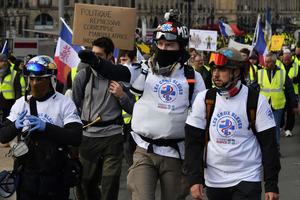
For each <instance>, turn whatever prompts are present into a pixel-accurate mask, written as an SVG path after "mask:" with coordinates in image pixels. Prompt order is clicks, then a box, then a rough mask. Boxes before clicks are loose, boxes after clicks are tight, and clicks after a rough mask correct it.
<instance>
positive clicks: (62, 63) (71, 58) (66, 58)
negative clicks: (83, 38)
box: [54, 18, 83, 83]
mask: <svg viewBox="0 0 300 200" xmlns="http://www.w3.org/2000/svg"><path fill="white" fill-rule="evenodd" d="M60 20H61V21H62V28H61V32H60V35H59V38H58V41H57V45H56V49H55V55H54V61H55V63H56V65H57V80H58V81H59V82H61V83H64V82H65V80H66V79H67V75H68V73H69V71H70V69H71V68H73V67H77V66H78V64H79V63H80V58H79V57H78V52H79V51H80V50H82V49H83V47H81V46H78V45H73V44H72V37H73V32H72V30H71V29H70V27H69V26H68V25H67V24H66V22H65V21H64V20H63V19H62V18H60Z"/></svg>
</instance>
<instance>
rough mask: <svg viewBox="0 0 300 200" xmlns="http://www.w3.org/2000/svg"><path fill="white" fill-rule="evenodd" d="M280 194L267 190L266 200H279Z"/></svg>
mask: <svg viewBox="0 0 300 200" xmlns="http://www.w3.org/2000/svg"><path fill="white" fill-rule="evenodd" d="M278 199H279V194H277V193H275V192H266V194H265V200H278Z"/></svg>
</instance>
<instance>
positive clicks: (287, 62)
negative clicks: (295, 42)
mask: <svg viewBox="0 0 300 200" xmlns="http://www.w3.org/2000/svg"><path fill="white" fill-rule="evenodd" d="M282 63H283V65H284V68H285V70H286V73H287V74H288V76H289V78H290V79H291V81H292V83H293V88H294V92H295V94H296V98H297V100H296V101H297V104H298V101H299V84H300V73H299V63H298V61H297V59H296V58H294V59H292V54H291V51H290V50H289V49H285V50H284V51H283V56H282ZM285 109H286V121H285V127H284V130H285V132H284V133H285V136H286V137H290V136H292V135H293V134H292V131H293V129H294V125H295V114H296V113H295V112H294V111H293V107H292V106H291V104H290V103H289V99H287V104H286V108H285Z"/></svg>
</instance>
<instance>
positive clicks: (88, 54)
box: [78, 50, 101, 68]
mask: <svg viewBox="0 0 300 200" xmlns="http://www.w3.org/2000/svg"><path fill="white" fill-rule="evenodd" d="M78 56H79V58H80V59H81V62H83V63H87V64H89V65H91V66H92V67H94V68H98V67H101V58H100V57H98V56H96V55H95V54H94V53H93V52H92V51H91V50H80V51H79V52H78Z"/></svg>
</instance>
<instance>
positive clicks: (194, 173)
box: [184, 124, 205, 186]
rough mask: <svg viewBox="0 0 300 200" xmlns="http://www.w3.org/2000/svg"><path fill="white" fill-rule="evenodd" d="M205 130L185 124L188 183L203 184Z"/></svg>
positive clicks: (185, 163)
mask: <svg viewBox="0 0 300 200" xmlns="http://www.w3.org/2000/svg"><path fill="white" fill-rule="evenodd" d="M204 137H205V131H204V130H203V129H199V128H196V127H193V126H190V125H188V124H186V125H185V160H184V167H185V169H186V173H187V177H188V181H189V185H190V186H192V185H194V184H204V168H203V156H202V155H203V151H204V143H205V141H204Z"/></svg>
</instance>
